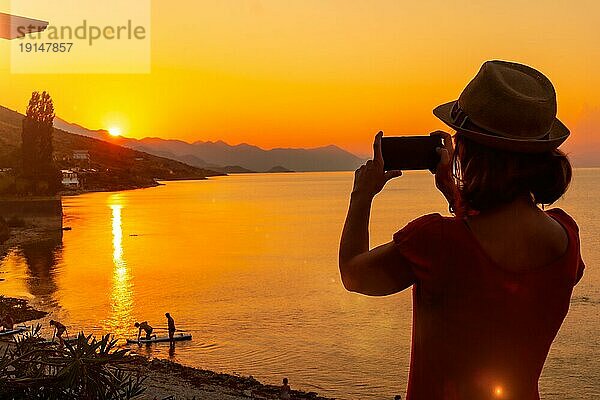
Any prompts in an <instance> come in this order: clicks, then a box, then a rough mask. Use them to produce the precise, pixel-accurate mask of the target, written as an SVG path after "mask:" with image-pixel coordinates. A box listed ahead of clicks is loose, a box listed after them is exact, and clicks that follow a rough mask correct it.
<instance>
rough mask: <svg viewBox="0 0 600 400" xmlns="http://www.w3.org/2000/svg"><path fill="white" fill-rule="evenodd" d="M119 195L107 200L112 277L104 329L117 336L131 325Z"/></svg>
mask: <svg viewBox="0 0 600 400" xmlns="http://www.w3.org/2000/svg"><path fill="white" fill-rule="evenodd" d="M120 200H121V199H120V197H119V196H113V197H111V198H110V200H109V206H110V208H111V210H112V242H113V277H112V288H111V292H110V304H111V312H110V315H109V318H108V321H107V324H106V325H107V326H105V329H106V330H108V331H109V332H110V333H112V334H113V335H115V337H117V338H123V337H126V336H127V333H128V332H131V327H132V326H133V323H134V321H133V317H132V316H131V311H132V309H133V296H132V295H133V283H132V280H131V274H130V271H129V268H128V266H127V262H126V260H125V257H124V254H123V221H122V210H123V204H122V203H121V201H120Z"/></svg>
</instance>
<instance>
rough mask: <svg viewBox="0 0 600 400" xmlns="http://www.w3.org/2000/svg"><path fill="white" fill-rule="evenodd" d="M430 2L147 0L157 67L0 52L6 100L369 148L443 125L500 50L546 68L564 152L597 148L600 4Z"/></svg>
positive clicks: (113, 118) (160, 124) (114, 121)
mask: <svg viewBox="0 0 600 400" xmlns="http://www.w3.org/2000/svg"><path fill="white" fill-rule="evenodd" d="M61 1H62V0H61ZM9 3H10V2H9V1H7V0H0V11H8V10H10V4H9ZM434 3H435V4H431V3H430V2H429V3H427V4H425V3H410V4H405V3H403V2H398V1H392V0H382V1H377V2H374V3H373V2H371V3H367V2H364V3H359V2H352V3H348V2H343V1H340V0H332V1H328V2H322V1H316V0H315V1H305V2H285V3H282V2H278V1H275V0H262V1H260V0H241V1H238V2H218V1H201V2H192V1H187V0H186V1H180V2H178V3H177V6H176V7H174V6H173V4H172V3H169V4H165V3H164V2H158V1H153V2H152V26H151V28H152V29H151V40H152V53H151V55H152V60H151V73H149V74H139V75H124V74H123V75H115V74H106V75H77V74H70V75H58V74H56V75H53V74H47V75H28V74H22V75H20V74H11V72H10V61H9V57H2V58H0V87H2V88H3V89H4V90H3V93H2V95H1V96H0V104H2V105H4V106H7V107H9V108H12V109H16V110H18V111H20V112H23V111H24V108H25V106H26V104H27V101H28V99H29V96H30V95H31V92H32V91H33V90H47V91H49V92H50V93H51V95H52V96H53V99H54V101H55V105H56V109H57V112H58V114H59V115H60V116H61V117H63V118H64V119H65V120H67V121H70V122H75V123H77V124H79V125H82V126H85V127H89V128H92V129H97V128H101V129H106V130H109V129H112V130H114V131H119V132H120V133H121V134H122V135H123V136H126V137H132V138H138V139H139V138H143V137H153V136H159V137H162V138H165V139H180V140H184V141H188V142H193V141H196V140H202V141H217V140H223V141H225V142H227V143H231V144H238V143H244V142H245V143H250V144H253V145H257V146H259V147H261V148H265V149H271V148H276V147H299V148H310V147H319V146H325V145H329V144H335V145H338V146H340V147H341V148H343V149H346V150H349V151H351V152H353V153H355V154H358V155H365V154H369V153H370V147H371V139H372V136H373V134H374V133H375V132H377V131H378V130H380V129H381V130H384V131H385V132H386V134H388V135H398V134H426V133H427V132H430V131H432V130H436V129H446V128H445V126H444V125H443V124H442V123H441V122H439V121H437V119H436V118H435V117H434V116H433V115H432V113H431V110H432V109H433V108H434V107H435V106H436V105H438V104H440V103H443V102H446V101H449V100H453V99H455V98H456V97H457V96H458V94H459V93H460V91H461V90H462V88H463V87H464V86H465V84H466V83H467V82H468V81H469V80H470V79H471V78H472V77H473V76H474V74H475V73H476V72H477V70H478V68H479V66H480V65H481V64H482V62H484V61H485V60H488V59H498V58H499V59H508V60H513V61H518V62H523V63H526V64H529V65H532V66H534V67H536V68H538V69H540V70H541V71H542V72H544V73H545V74H546V75H548V76H549V77H550V79H551V80H552V81H553V83H554V85H555V87H556V89H557V92H558V106H559V118H561V120H563V122H565V123H566V125H567V126H568V127H569V128H571V130H572V132H573V135H572V137H571V139H569V141H568V142H567V144H566V145H565V146H564V148H565V150H566V151H568V152H572V153H574V154H583V155H585V158H586V160H592V161H595V160H597V159H600V158H599V157H597V156H596V154H597V153H598V152H599V151H600V138H599V136H598V135H596V134H595V132H596V130H597V129H598V128H599V127H600V113H599V112H598V111H599V110H600V93H599V92H598V90H597V88H598V87H600V85H599V83H600V76H598V74H597V72H596V71H598V70H600V68H599V67H600V49H599V48H598V46H597V45H596V39H597V37H598V36H599V34H600V27H599V26H598V25H597V24H596V22H595V15H597V14H598V12H599V11H600V4H598V3H596V2H591V1H586V2H584V3H585V4H581V5H580V6H579V7H572V6H570V5H569V4H566V3H565V4H547V3H544V4H543V5H542V6H540V5H538V4H535V3H530V4H520V3H518V2H516V1H506V2H503V3H501V4H499V3H489V4H483V3H478V4H472V3H471V2H467V1H465V0H463V1H460V2H458V3H452V4H450V3H446V2H443V1H441V0H439V1H435V2H434ZM183 11H185V12H183ZM65 12H68V10H66V11H65ZM78 12H80V10H78ZM31 17H35V18H43V17H44V16H43V15H31ZM524 21H526V22H527V23H524ZM484 28H485V29H484ZM189 32H196V34H194V35H190V34H189ZM473 32H477V34H473ZM0 52H4V53H5V54H8V53H10V51H9V42H8V41H5V40H0ZM107 57H111V56H110V55H107ZM113 62H115V63H117V62H119V60H118V59H115V60H114V61H113Z"/></svg>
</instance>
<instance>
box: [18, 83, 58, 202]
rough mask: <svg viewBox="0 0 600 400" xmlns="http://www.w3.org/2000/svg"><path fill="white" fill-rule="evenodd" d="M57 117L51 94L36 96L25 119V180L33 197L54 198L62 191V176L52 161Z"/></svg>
mask: <svg viewBox="0 0 600 400" xmlns="http://www.w3.org/2000/svg"><path fill="white" fill-rule="evenodd" d="M54 117H55V114H54V104H53V103H52V98H51V97H50V94H48V93H46V92H42V93H39V92H33V94H32V95H31V100H29V105H28V106H27V113H26V116H25V119H23V132H22V134H21V140H22V148H21V150H22V154H23V177H24V178H25V179H26V180H27V181H28V182H29V183H30V185H28V186H30V192H33V193H34V194H50V195H53V194H56V192H57V191H58V190H59V188H60V174H59V173H58V170H57V169H56V167H55V166H54V162H53V157H52V153H53V148H52V133H53V131H54Z"/></svg>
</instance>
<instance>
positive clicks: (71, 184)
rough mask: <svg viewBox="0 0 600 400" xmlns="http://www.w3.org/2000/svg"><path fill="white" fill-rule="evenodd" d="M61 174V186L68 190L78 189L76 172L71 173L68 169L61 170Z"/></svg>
mask: <svg viewBox="0 0 600 400" xmlns="http://www.w3.org/2000/svg"><path fill="white" fill-rule="evenodd" d="M60 172H62V184H63V186H65V187H68V188H78V187H79V177H78V176H77V173H76V172H73V171H71V170H70V169H63V170H61V171H60Z"/></svg>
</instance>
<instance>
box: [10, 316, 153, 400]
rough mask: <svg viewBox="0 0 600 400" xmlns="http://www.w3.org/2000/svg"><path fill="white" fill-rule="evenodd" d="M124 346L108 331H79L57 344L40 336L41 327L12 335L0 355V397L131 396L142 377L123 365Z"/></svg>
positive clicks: (138, 388) (136, 393)
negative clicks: (102, 333) (101, 333)
mask: <svg viewBox="0 0 600 400" xmlns="http://www.w3.org/2000/svg"><path fill="white" fill-rule="evenodd" d="M127 353H128V350H125V349H119V348H118V347H117V341H116V340H114V339H111V337H110V335H105V336H103V337H102V338H101V339H100V340H97V339H96V338H95V337H93V336H92V335H89V336H86V335H84V334H83V332H82V333H80V334H79V335H78V336H77V339H76V340H74V341H72V342H67V343H65V345H64V346H62V347H60V346H57V345H56V344H54V343H48V342H47V341H46V340H44V339H43V338H42V337H41V336H40V325H37V326H36V327H34V328H32V331H31V332H28V333H27V334H25V335H24V336H22V337H20V338H15V339H14V340H13V343H12V345H11V346H9V347H7V349H6V350H5V352H4V354H3V355H2V356H1V357H0V393H1V395H0V397H1V398H9V399H107V400H108V399H134V398H136V397H138V396H140V395H141V394H142V393H143V392H144V391H145V388H144V386H143V382H144V380H145V378H144V377H141V376H139V375H136V376H134V375H133V374H132V373H130V372H127V371H126V370H125V369H123V364H124V363H126V362H127V358H126V356H127Z"/></svg>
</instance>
